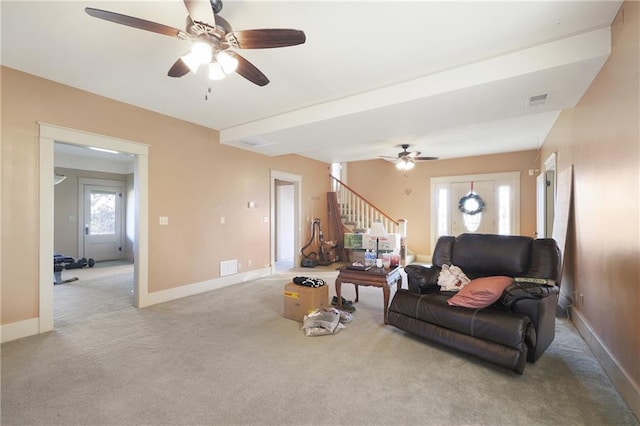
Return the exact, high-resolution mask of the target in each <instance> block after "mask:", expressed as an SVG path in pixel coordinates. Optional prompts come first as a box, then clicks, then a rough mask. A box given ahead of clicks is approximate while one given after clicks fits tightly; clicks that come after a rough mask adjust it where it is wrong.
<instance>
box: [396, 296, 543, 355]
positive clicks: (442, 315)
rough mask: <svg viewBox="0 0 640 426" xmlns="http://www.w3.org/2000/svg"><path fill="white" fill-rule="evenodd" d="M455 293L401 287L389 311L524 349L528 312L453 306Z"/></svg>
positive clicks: (495, 307)
mask: <svg viewBox="0 0 640 426" xmlns="http://www.w3.org/2000/svg"><path fill="white" fill-rule="evenodd" d="M452 294H453V293H450V292H439V293H433V294H417V293H412V292H410V291H408V290H404V289H400V290H398V291H397V292H396V294H395V296H394V298H393V300H392V301H391V305H390V306H389V312H397V313H399V314H402V315H406V316H408V317H412V318H416V319H418V320H421V321H425V322H427V323H430V324H434V325H437V326H439V327H442V328H445V329H449V330H453V331H456V332H459V333H463V334H467V335H469V336H472V337H476V338H479V339H484V340H488V341H491V342H494V343H498V344H500V345H504V346H508V347H511V348H514V349H522V347H523V345H524V338H523V336H524V335H525V333H528V332H529V331H528V329H529V328H530V321H529V318H528V317H527V316H526V315H521V314H516V313H512V312H509V311H507V310H506V309H505V310H503V309H500V308H499V307H498V306H496V305H493V306H491V307H489V308H486V309H468V308H461V307H457V306H450V305H449V304H448V303H447V300H448V299H449V298H450V297H451V296H452ZM533 338H534V339H535V337H533Z"/></svg>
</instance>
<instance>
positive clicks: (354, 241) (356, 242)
mask: <svg viewBox="0 0 640 426" xmlns="http://www.w3.org/2000/svg"><path fill="white" fill-rule="evenodd" d="M344 248H346V249H361V248H362V234H344Z"/></svg>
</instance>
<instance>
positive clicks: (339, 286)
mask: <svg viewBox="0 0 640 426" xmlns="http://www.w3.org/2000/svg"><path fill="white" fill-rule="evenodd" d="M356 288H358V287H356ZM336 297H337V298H338V309H340V310H342V281H341V280H340V279H336Z"/></svg>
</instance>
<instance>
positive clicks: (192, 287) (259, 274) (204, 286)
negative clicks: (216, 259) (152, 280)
mask: <svg viewBox="0 0 640 426" xmlns="http://www.w3.org/2000/svg"><path fill="white" fill-rule="evenodd" d="M270 275H271V269H270V268H262V269H256V270H253V271H249V272H243V273H239V274H233V275H227V276H224V277H220V278H214V279H212V280H207V281H202V282H198V283H193V284H187V285H183V286H180V287H174V288H169V289H167V290H161V291H156V292H153V293H149V294H148V295H147V298H146V299H145V303H148V304H147V305H144V306H143V305H141V306H140V308H144V307H147V306H151V305H156V304H158V303H164V302H170V301H172V300H176V299H182V298H183V297H188V296H194V295H196V294H200V293H205V292H207V291H212V290H219V289H221V288H224V287H229V286H232V285H235V284H241V283H244V282H246V281H251V280H256V279H258V278H264V277H267V276H270Z"/></svg>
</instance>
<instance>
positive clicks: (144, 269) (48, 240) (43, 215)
mask: <svg viewBox="0 0 640 426" xmlns="http://www.w3.org/2000/svg"><path fill="white" fill-rule="evenodd" d="M38 124H39V126H40V137H39V141H40V143H39V154H40V155H39V160H40V179H39V184H40V185H39V186H40V193H39V206H40V207H39V217H40V223H39V225H40V226H39V230H40V231H39V236H40V248H39V270H38V272H39V321H38V330H37V332H38V333H44V332H46V331H50V330H53V327H54V324H53V312H54V309H53V303H54V301H53V283H52V271H53V251H54V248H53V247H54V238H53V232H54V218H53V203H54V185H53V175H54V144H55V143H56V142H61V143H65V144H69V145H75V146H79V147H89V146H91V147H97V148H102V149H109V150H112V151H117V152H120V153H126V154H130V155H132V156H133V169H134V178H133V188H134V191H133V192H134V197H133V199H134V202H133V203H132V204H133V206H132V207H133V209H134V211H135V212H136V214H135V218H134V225H135V226H134V231H133V232H134V238H133V241H134V244H133V256H134V258H135V264H134V304H135V306H136V307H144V306H148V305H149V304H150V302H149V294H148V256H149V253H148V228H149V225H148V145H144V144H140V143H136V142H131V141H126V140H123V139H117V138H112V137H107V136H102V135H97V134H93V133H87V132H82V131H79V130H75V129H69V128H64V127H60V126H55V125H51V124H46V123H38Z"/></svg>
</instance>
